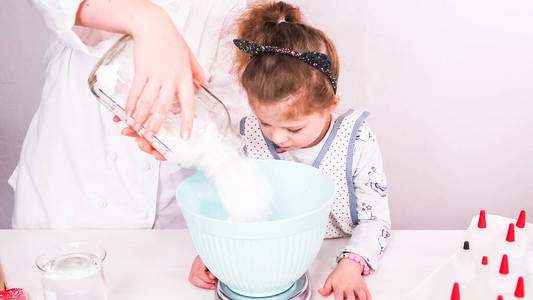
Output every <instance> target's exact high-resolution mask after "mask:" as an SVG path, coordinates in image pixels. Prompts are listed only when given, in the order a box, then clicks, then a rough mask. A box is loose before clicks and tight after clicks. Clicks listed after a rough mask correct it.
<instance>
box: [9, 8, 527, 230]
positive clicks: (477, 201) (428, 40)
mask: <svg viewBox="0 0 533 300" xmlns="http://www.w3.org/2000/svg"><path fill="white" fill-rule="evenodd" d="M290 2H294V3H296V4H300V5H301V6H302V9H303V11H304V13H305V14H306V15H307V17H308V20H309V21H311V23H312V24H314V25H315V26H316V27H318V28H321V29H323V30H324V31H326V33H328V35H330V37H332V39H333V40H334V42H335V43H336V45H337V48H338V51H339V55H340V59H341V78H340V81H339V95H341V98H342V100H341V101H342V103H343V104H344V106H352V107H356V108H364V109H366V110H369V111H370V112H371V113H372V114H371V117H370V118H369V124H370V126H371V127H372V129H373V130H374V132H375V133H376V134H377V136H378V139H379V141H380V145H381V148H382V152H383V157H384V161H385V168H386V171H387V175H388V179H389V188H390V196H391V202H390V208H391V216H392V221H393V227H394V228H397V229H401V228H427V229H435V228H455V229H463V228H466V226H467V225H468V224H469V221H470V219H471V218H472V217H473V216H474V214H476V213H477V212H478V211H479V209H482V208H483V209H487V212H488V213H495V214H500V215H505V216H508V217H515V216H517V215H518V211H519V210H520V209H529V211H531V212H533V204H532V203H533V202H532V201H531V196H530V194H531V191H530V189H531V186H532V183H533V157H532V155H531V153H533V141H532V139H531V137H532V136H533V117H532V113H533V101H532V98H533V84H532V83H533V55H532V54H533V31H532V30H531V28H533V19H532V18H531V15H533V3H531V2H529V1H525V0H518V1H513V3H506V2H504V1H496V0H489V1H485V0H483V1H482V0H464V1H451V0H444V1H418V0H404V1H374V0H357V1H342V0H332V1H327V2H326V1H311V0H306V1H304V0H294V1H290ZM325 3H327V5H324V4H325ZM0 5H1V9H0V45H2V47H1V48H0V66H1V69H0V102H1V104H2V109H1V112H0V145H1V146H0V199H1V203H0V228H7V227H9V224H10V220H9V219H10V215H11V210H12V201H13V194H12V191H11V189H10V188H9V187H8V185H7V178H8V176H9V175H10V174H11V172H12V170H13V168H14V167H15V165H16V162H17V160H18V152H19V151H20V147H21V145H22V141H23V137H24V134H25V131H26V129H27V127H28V125H29V122H30V119H31V117H32V115H33V113H34V112H35V110H36V109H37V107H38V103H39V95H40V90H41V88H42V82H43V70H44V65H43V55H44V51H45V48H46V46H47V40H48V39H47V36H48V31H47V29H46V28H45V25H44V23H43V21H42V19H41V18H40V17H39V16H38V14H37V13H36V12H35V11H34V9H33V8H32V7H31V6H30V4H29V2H27V1H21V0H3V1H2V2H1V4H0ZM73 101H75V99H73Z"/></svg>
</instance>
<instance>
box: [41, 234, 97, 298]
mask: <svg viewBox="0 0 533 300" xmlns="http://www.w3.org/2000/svg"><path fill="white" fill-rule="evenodd" d="M105 257H106V252H105V250H104V249H102V248H101V247H99V246H97V245H94V244H92V243H89V242H70V243H65V244H61V245H57V246H55V247H53V248H50V249H48V250H47V251H46V252H44V253H43V254H42V255H40V256H39V257H38V258H37V259H36V261H35V264H36V265H37V267H38V268H39V270H41V271H42V284H43V292H44V299H45V300H107V292H106V287H105V283H104V271H103V261H104V259H105Z"/></svg>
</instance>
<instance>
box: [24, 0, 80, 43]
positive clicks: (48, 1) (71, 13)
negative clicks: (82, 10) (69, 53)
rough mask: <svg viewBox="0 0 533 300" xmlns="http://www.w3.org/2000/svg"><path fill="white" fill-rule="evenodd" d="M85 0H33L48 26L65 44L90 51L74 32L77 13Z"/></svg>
mask: <svg viewBox="0 0 533 300" xmlns="http://www.w3.org/2000/svg"><path fill="white" fill-rule="evenodd" d="M82 1H83V0H31V2H32V4H33V6H34V7H35V8H36V9H37V11H38V12H39V13H40V14H41V16H42V17H43V18H44V21H45V23H46V25H47V26H48V28H50V30H52V32H53V33H54V35H55V36H56V37H57V39H58V40H59V41H60V42H61V43H62V44H64V45H66V46H68V47H70V48H73V49H78V50H81V51H84V52H88V48H87V46H86V45H85V44H84V43H83V42H82V40H81V39H80V37H79V36H78V35H77V34H76V33H75V32H74V30H73V28H74V26H75V25H74V24H75V22H76V13H77V12H78V8H79V6H80V3H81V2H82Z"/></svg>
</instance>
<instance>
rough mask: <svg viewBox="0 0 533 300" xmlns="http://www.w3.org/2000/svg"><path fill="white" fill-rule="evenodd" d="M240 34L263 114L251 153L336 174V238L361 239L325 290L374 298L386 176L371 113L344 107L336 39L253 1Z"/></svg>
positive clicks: (255, 102) (254, 104) (255, 103)
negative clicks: (368, 280)
mask: <svg viewBox="0 0 533 300" xmlns="http://www.w3.org/2000/svg"><path fill="white" fill-rule="evenodd" d="M238 37H239V39H238V40H234V43H235V45H236V46H237V47H238V48H239V49H240V50H238V53H237V59H236V67H237V70H238V72H239V74H240V82H241V84H242V86H243V87H244V89H245V91H246V93H247V94H248V99H249V103H250V106H251V108H252V110H253V113H254V115H251V116H248V117H245V118H244V119H242V120H241V123H240V132H241V134H242V135H243V136H244V138H245V147H246V148H245V150H246V152H247V154H248V155H249V157H251V158H254V159H284V160H292V161H297V162H301V163H305V164H308V165H312V166H314V167H316V168H319V169H321V170H323V171H324V172H326V173H327V174H329V175H331V176H332V177H333V178H334V179H335V182H336V191H337V192H336V196H335V199H334V204H333V209H332V211H331V213H330V220H329V224H328V225H327V232H326V238H337V237H343V236H349V235H351V239H350V240H349V242H348V243H347V245H346V246H345V247H344V249H339V255H338V257H337V265H336V268H335V269H334V270H333V272H332V273H331V274H330V275H329V277H328V278H327V279H326V282H325V283H324V286H323V287H322V288H320V289H319V290H318V292H319V293H320V294H321V295H323V296H327V295H330V294H331V293H332V292H333V293H334V294H335V299H343V298H346V299H356V298H358V299H371V296H370V293H369V292H368V289H367V288H366V284H365V281H364V279H363V277H362V276H363V275H368V274H369V273H370V272H371V271H373V270H376V269H377V267H378V260H379V257H380V256H381V255H382V254H383V251H384V249H385V247H386V245H387V241H388V239H389V237H390V224H391V223H390V217H389V209H388V198H387V188H386V181H385V174H384V171H383V166H382V160H381V153H380V150H379V147H378V144H377V142H376V138H375V136H374V134H373V133H372V131H371V130H370V128H369V127H368V126H367V124H366V123H365V118H366V117H367V115H368V113H366V112H361V111H354V110H351V109H350V110H348V111H345V112H340V113H337V111H336V109H337V106H338V104H339V101H340V97H339V95H338V94H336V91H337V78H338V70H339V62H338V57H337V52H336V50H335V47H334V45H333V44H332V42H331V41H330V39H329V38H328V37H327V36H326V35H325V34H324V33H323V32H322V31H320V30H318V29H316V28H313V27H311V26H309V25H307V24H305V23H304V22H303V20H302V14H301V13H300V11H299V9H298V8H296V7H293V6H291V5H289V4H286V3H284V2H277V3H267V4H259V5H255V6H253V7H251V8H250V9H249V10H248V11H247V12H246V13H245V14H244V15H243V16H242V17H241V18H240V19H239V21H238ZM195 268H196V269H195ZM204 270H205V268H204V267H203V265H202V263H201V261H200V260H199V259H198V258H197V260H196V261H195V263H194V264H193V269H192V270H191V277H190V279H191V281H192V282H193V283H194V282H195V281H196V282H198V280H201V279H202V278H203V279H204V280H203V281H204V283H209V282H210V280H211V281H212V280H213V279H214V278H213V276H212V274H210V273H208V272H206V273H205V274H203V273H202V272H203V271H204ZM211 283H212V282H211Z"/></svg>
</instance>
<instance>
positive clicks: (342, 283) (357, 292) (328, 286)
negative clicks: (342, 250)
mask: <svg viewBox="0 0 533 300" xmlns="http://www.w3.org/2000/svg"><path fill="white" fill-rule="evenodd" d="M362 272H363V266H361V265H360V264H358V263H356V262H354V261H351V260H349V259H342V260H341V261H339V263H338V264H337V267H336V268H335V270H333V272H332V273H331V274H330V275H329V276H328V278H327V279H326V282H325V283H324V286H323V287H322V288H320V289H318V292H319V293H320V294H321V295H322V296H324V297H326V296H329V295H330V294H331V293H332V292H333V294H334V295H335V300H343V299H347V300H355V299H359V300H372V296H370V292H369V291H368V289H367V287H366V283H365V280H364V278H363V276H362V275H361V273H362Z"/></svg>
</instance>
